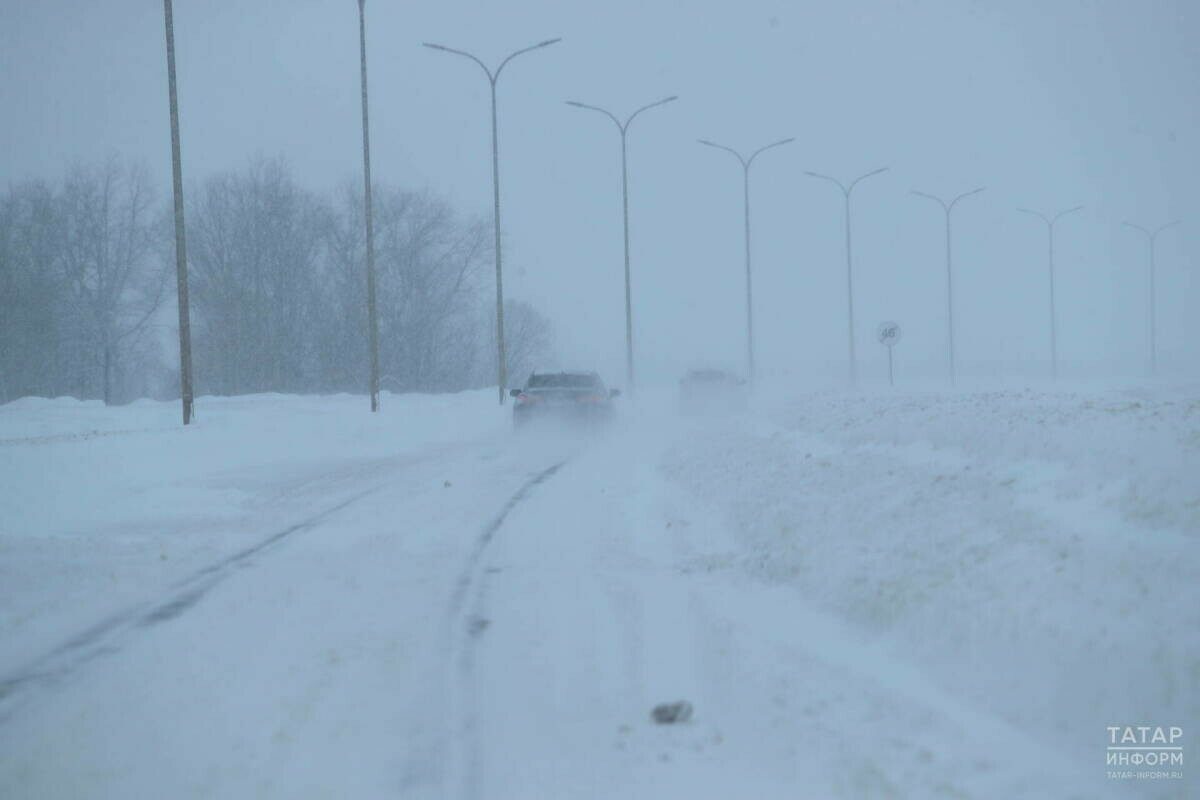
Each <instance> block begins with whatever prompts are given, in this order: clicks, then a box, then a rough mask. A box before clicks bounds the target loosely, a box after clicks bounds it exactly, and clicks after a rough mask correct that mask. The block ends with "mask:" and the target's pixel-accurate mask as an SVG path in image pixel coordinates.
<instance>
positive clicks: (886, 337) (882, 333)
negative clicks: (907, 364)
mask: <svg viewBox="0 0 1200 800" xmlns="http://www.w3.org/2000/svg"><path fill="white" fill-rule="evenodd" d="M900 335H901V331H900V325H899V324H897V323H895V322H881V323H879V327H878V328H877V329H876V330H875V338H876V339H878V340H879V343H880V344H881V345H883V346H884V347H886V348H887V354H888V386H895V385H896V381H895V378H894V373H893V371H892V348H893V347H895V346H896V342H898V341H900Z"/></svg>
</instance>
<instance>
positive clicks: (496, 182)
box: [425, 39, 562, 405]
mask: <svg viewBox="0 0 1200 800" xmlns="http://www.w3.org/2000/svg"><path fill="white" fill-rule="evenodd" d="M561 41H562V39H547V40H546V41H544V42H538V43H537V44H535V45H533V46H531V47H526V48H524V49H522V50H518V51H516V52H515V53H511V54H509V55H508V56H507V57H506V58H505V59H504V60H503V61H501V62H500V66H498V67H496V69H495V71H492V70H490V69H488V68H487V66H486V65H485V64H484V63H483V62H482V61H480V60H479V59H478V58H476V57H475V56H473V55H471V54H470V53H467V52H464V51H462V50H454V49H453V48H450V47H445V46H443V45H440V44H430V43H429V42H425V46H426V47H429V48H432V49H434V50H442V51H444V52H447V53H454V54H455V55H459V56H464V57H465V58H469V59H471V60H472V61H474V62H475V63H476V64H478V65H479V68H480V69H482V70H483V74H485V75H487V79H488V83H490V84H491V87H492V202H493V216H492V219H493V220H494V222H495V227H496V242H495V249H496V374H497V377H496V382H497V383H498V384H499V387H498V388H499V391H500V405H504V387H505V384H507V383H508V357H507V355H506V354H505V352H504V276H503V272H502V270H501V266H500V265H501V258H500V140H499V135H498V133H497V129H496V81H498V80H499V79H500V72H501V71H502V70H503V69H504V67H505V65H507V64H508V62H510V61H512V60H513V59H514V58H516V57H517V56H519V55H521V54H522V53H528V52H530V51H531V50H538V49H540V48H542V47H548V46H550V45H552V44H554V43H555V42H561Z"/></svg>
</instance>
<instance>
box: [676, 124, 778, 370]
mask: <svg viewBox="0 0 1200 800" xmlns="http://www.w3.org/2000/svg"><path fill="white" fill-rule="evenodd" d="M795 140H796V139H795V137H791V138H788V139H780V140H779V141H778V142H771V144H767V145H763V146H762V147H760V148H758V149H757V150H755V151H754V152H753V153H751V154H750V157H749V158H746V157H744V156H742V154H741V153H739V152H738V151H737V150H734V149H733V148H732V147H726V146H725V145H722V144H716V143H714V142H710V141H708V140H707V139H698V140H697V141H699V142H700V144H702V145H706V146H708V147H715V148H717V149H718V150H724V151H725V152H727V153H732V154H733V156H734V157H735V158H736V159H737V160H738V162H740V163H741V165H742V196H743V198H744V200H745V217H746V370H747V378H748V379H749V380H750V382H751V383H753V382H754V301H753V294H754V283H753V278H752V276H751V273H750V165H751V164H753V163H754V159H755V158H757V157H758V155H759V154H760V153H762V152H764V151H766V150H770V149H771V148H772V147H780V146H781V145H785V144H787V143H788V142H794V141H795Z"/></svg>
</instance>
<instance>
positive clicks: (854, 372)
mask: <svg viewBox="0 0 1200 800" xmlns="http://www.w3.org/2000/svg"><path fill="white" fill-rule="evenodd" d="M887 170H888V167H880V168H879V169H876V170H872V171H871V172H868V173H866V174H865V175H860V176H858V177H857V178H855V179H854V180H852V181H850V183H849V185H846V184H843V183H842V182H841V181H839V180H838V179H837V178H831V177H830V176H828V175H822V174H821V173H819V172H807V171H806V172H805V173H804V174H805V175H808V176H809V177H811V178H820V179H821V180H824V181H829V182H830V183H833V184H834V185H836V186H837V187H838V188H839V189H841V190H842V194H843V195H844V196H845V198H846V309H847V311H848V318H849V321H848V323H847V327H846V335H847V339H848V340H849V343H850V348H849V349H850V385H851V386H856V385H858V362H857V360H856V358H855V355H854V271H853V261H852V257H851V251H850V193H851V192H853V191H854V187H855V186H856V185H857V184H858V182H859V181H862V180H865V179H867V178H869V177H871V176H872V175H878V174H879V173H881V172H886V171H887Z"/></svg>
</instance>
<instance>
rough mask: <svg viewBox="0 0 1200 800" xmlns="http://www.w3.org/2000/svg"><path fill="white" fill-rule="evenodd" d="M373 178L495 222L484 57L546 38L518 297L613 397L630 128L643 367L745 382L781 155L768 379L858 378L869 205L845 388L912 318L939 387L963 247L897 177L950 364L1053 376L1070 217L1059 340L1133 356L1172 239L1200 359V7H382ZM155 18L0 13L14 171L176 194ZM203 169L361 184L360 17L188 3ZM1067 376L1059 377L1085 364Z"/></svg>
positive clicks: (0, 90) (1167, 293)
mask: <svg viewBox="0 0 1200 800" xmlns="http://www.w3.org/2000/svg"><path fill="white" fill-rule="evenodd" d="M367 11H368V50H369V59H370V70H371V104H372V105H371V113H372V145H373V152H372V160H373V167H374V170H375V176H376V179H377V180H379V181H386V182H388V183H393V184H402V185H406V186H411V187H414V188H417V187H427V188H429V189H432V190H433V191H435V192H437V193H440V194H442V195H444V196H446V197H447V198H449V199H450V200H451V201H452V202H453V203H454V204H455V205H457V206H458V207H460V208H461V209H463V210H464V211H465V212H468V213H473V214H477V215H480V216H483V215H490V210H491V174H490V170H491V164H490V130H489V118H488V90H487V82H486V80H485V78H484V76H483V74H482V73H481V72H480V70H479V69H478V67H476V66H475V65H474V64H472V63H470V62H469V61H467V60H465V59H461V58H458V57H455V56H451V55H447V54H445V53H438V52H435V51H431V50H428V49H426V48H423V47H421V42H423V41H432V42H440V43H443V44H446V45H448V46H451V47H456V48H460V49H465V50H469V51H472V52H474V53H476V54H477V55H479V56H480V57H481V58H483V59H484V60H485V61H486V62H488V63H496V62H497V61H498V60H499V59H501V58H502V57H503V56H504V55H506V54H507V53H509V52H511V51H513V50H516V49H519V48H521V47H524V46H527V45H530V44H533V43H535V42H538V41H540V40H543V39H547V38H552V37H556V36H561V37H562V38H563V41H562V42H561V43H559V44H557V45H554V46H553V47H550V48H546V49H544V50H540V51H537V52H535V53H532V54H529V55H526V56H522V57H521V58H519V59H518V60H516V61H514V62H512V63H511V64H510V65H509V67H508V68H506V70H505V72H504V74H503V77H502V79H501V81H500V84H499V98H500V138H501V187H502V193H503V201H502V202H503V212H502V214H503V220H504V227H505V234H506V250H505V255H506V263H507V270H506V286H507V288H508V289H509V294H510V296H514V297H519V298H522V299H528V300H531V301H532V302H534V303H535V304H537V305H538V306H539V307H540V308H542V309H543V310H544V311H545V312H546V313H547V314H548V315H549V316H550V317H551V319H552V320H553V321H554V323H555V325H556V328H557V330H558V333H559V339H560V351H561V353H562V356H563V360H564V363H566V364H567V365H571V366H575V365H577V366H583V367H592V366H596V367H598V368H600V369H602V370H603V371H604V372H605V374H606V375H607V376H609V377H610V378H611V379H612V382H614V383H617V384H620V383H621V381H622V374H623V353H624V338H623V337H624V316H623V315H624V308H623V291H624V290H623V278H622V245H621V194H620V191H621V187H620V149H619V137H618V134H617V131H616V129H615V127H614V126H613V125H612V123H611V122H609V121H608V120H606V119H604V118H603V117H601V116H599V115H597V114H593V113H590V112H586V111H580V110H577V109H573V108H570V107H568V106H566V105H564V104H563V101H565V100H569V99H576V100H580V101H583V102H586V103H591V104H595V105H600V106H604V107H607V108H610V109H611V110H612V111H614V112H615V113H617V114H618V115H619V116H622V117H623V116H625V114H627V113H628V112H629V111H631V110H633V109H635V108H637V107H638V106H641V105H644V104H645V103H648V102H651V101H654V100H657V99H659V98H661V97H664V96H666V95H672V94H677V95H679V96H680V100H679V101H678V102H676V103H673V104H671V105H668V106H665V107H663V108H660V109H654V110H652V111H649V112H647V113H646V114H645V115H643V116H641V117H639V118H638V120H637V121H636V122H635V124H634V125H633V127H632V128H631V131H630V135H629V161H630V165H629V168H630V191H631V218H632V248H633V251H632V259H633V274H634V305H635V321H636V343H637V347H638V352H639V364H640V368H641V369H642V371H643V372H645V373H650V374H654V373H658V374H662V375H667V374H670V375H671V376H672V377H673V376H674V375H675V374H677V372H678V371H679V370H680V369H683V368H685V367H688V366H692V365H699V364H704V363H711V364H724V365H727V366H731V367H734V368H738V369H740V368H742V367H743V361H744V357H743V352H744V341H745V340H744V327H745V321H744V307H743V299H742V298H743V280H744V267H743V239H742V205H741V204H742V195H741V167H740V166H739V165H738V164H737V162H736V161H735V160H734V159H733V157H732V156H729V155H727V154H725V153H721V152H718V151H715V150H711V149H709V148H706V147H703V146H701V145H699V144H697V143H696V139H697V138H708V139H712V140H714V141H717V142H720V143H723V144H727V145H729V146H732V147H735V148H738V149H741V150H746V151H749V150H753V149H754V148H756V147H758V146H760V145H762V144H765V143H768V142H771V141H774V140H776V139H780V138H784V137H788V136H794V137H796V141H795V142H794V143H792V144H790V145H788V146H786V147H783V148H780V149H777V150H772V151H770V152H769V153H766V154H764V155H763V156H762V157H761V159H760V160H759V161H758V162H756V164H755V166H754V169H753V172H752V182H751V183H752V199H753V204H754V205H753V212H754V213H753V252H754V259H755V309H756V320H757V327H756V333H757V339H758V343H759V362H760V366H761V367H763V368H766V369H769V370H781V369H803V370H812V369H814V368H824V369H828V370H830V371H834V370H839V369H842V368H844V364H845V359H846V355H845V351H846V327H845V326H846V308H845V280H846V278H845V257H844V249H843V246H844V245H843V242H844V233H843V227H842V225H843V205H842V196H841V194H840V193H839V191H838V189H837V188H836V187H834V186H833V185H831V184H828V183H825V182H823V181H818V180H814V179H812V178H809V177H806V176H805V175H804V171H805V170H815V171H818V172H825V173H830V174H833V175H836V176H838V177H839V178H842V179H849V178H852V177H855V176H857V175H859V174H862V173H864V172H867V171H869V170H871V169H874V168H877V167H882V166H889V167H890V171H889V172H887V173H884V174H882V175H880V176H877V177H874V178H871V179H869V180H867V181H864V182H863V183H861V184H860V185H859V187H858V188H857V189H856V190H855V192H854V196H853V221H854V255H855V273H854V277H855V305H856V329H857V331H856V332H857V337H858V338H857V342H858V350H859V363H860V370H861V371H862V373H863V374H864V376H866V377H871V378H882V377H883V376H884V375H886V359H885V356H884V354H883V351H882V348H881V347H880V346H879V345H878V344H876V343H875V341H874V338H873V334H874V330H875V327H876V325H877V324H878V323H879V322H880V321H882V320H884V319H894V320H895V321H897V322H899V323H901V325H902V326H903V328H904V337H905V338H904V341H903V342H902V343H901V344H900V345H899V347H898V349H897V351H896V356H897V370H898V374H900V375H903V374H905V372H907V374H908V375H912V376H916V375H918V374H921V373H926V374H928V375H931V376H932V375H936V374H940V373H941V372H943V371H944V363H945V362H944V352H945V341H946V320H945V266H944V250H943V247H944V227H943V220H944V217H943V215H942V212H941V210H940V209H939V208H938V207H937V206H936V205H935V204H934V203H932V202H931V201H928V200H925V199H922V198H919V197H915V196H913V195H912V194H911V190H912V189H920V190H922V191H927V192H931V193H935V194H940V195H945V196H953V195H956V194H958V193H961V192H964V191H968V190H970V189H974V188H976V187H978V186H986V187H987V190H986V191H985V192H983V193H982V194H980V195H978V196H975V197H971V198H968V199H966V200H964V201H963V202H962V203H961V204H960V205H959V206H958V207H957V209H956V210H955V212H954V213H955V217H954V219H955V221H954V228H953V231H954V248H955V291H956V312H955V313H956V315H957V338H958V350H959V356H960V367H961V368H962V369H964V370H966V371H968V372H969V371H989V370H998V369H1004V370H1007V371H1012V372H1024V373H1027V374H1029V375H1035V374H1039V373H1044V372H1045V371H1046V363H1047V359H1048V350H1049V343H1048V327H1049V323H1048V311H1047V303H1048V300H1047V275H1046V271H1047V270H1046V230H1045V226H1044V225H1043V224H1042V223H1041V222H1039V221H1038V220H1036V219H1034V218H1032V217H1029V216H1027V215H1024V214H1020V213H1018V212H1017V211H1016V208H1017V207H1018V206H1028V207H1032V208H1036V209H1039V210H1043V211H1045V212H1047V213H1052V212H1055V211H1057V210H1061V209H1064V208H1069V207H1071V206H1075V205H1079V204H1084V205H1086V209H1085V210H1084V211H1083V212H1081V213H1079V214H1077V215H1074V216H1072V217H1070V218H1067V219H1064V220H1063V221H1062V222H1061V223H1060V224H1059V228H1058V238H1057V251H1058V262H1057V263H1058V298H1059V304H1060V319H1059V324H1060V341H1059V349H1060V354H1061V355H1062V357H1063V359H1064V361H1065V362H1068V364H1075V365H1076V368H1078V369H1084V368H1085V367H1086V368H1087V369H1088V370H1102V371H1117V372H1121V373H1128V374H1132V373H1136V371H1137V370H1139V369H1141V368H1142V367H1143V366H1144V364H1145V362H1146V347H1147V280H1146V266H1145V265H1146V247H1145V244H1144V242H1143V241H1142V240H1141V239H1139V237H1138V236H1137V235H1136V234H1135V233H1133V232H1132V231H1130V230H1129V229H1126V228H1122V227H1121V224H1120V223H1121V222H1122V221H1123V220H1127V219H1128V220H1133V221H1137V222H1139V223H1140V224H1142V225H1145V226H1156V225H1158V224H1161V223H1164V222H1168V221H1170V220H1173V219H1176V218H1181V219H1183V224H1182V225H1181V226H1179V227H1178V228H1177V229H1174V230H1172V231H1169V232H1167V233H1164V234H1163V235H1162V237H1161V238H1160V240H1159V251H1158V264H1159V274H1158V285H1159V290H1160V296H1159V300H1160V305H1159V325H1160V326H1159V338H1160V344H1161V353H1160V359H1161V361H1162V362H1163V365H1164V366H1166V367H1170V368H1175V369H1185V368H1186V369H1188V370H1196V369H1198V368H1200V358H1198V357H1197V352H1198V350H1200V348H1198V346H1197V344H1196V335H1195V330H1194V328H1195V323H1194V315H1195V311H1196V309H1197V308H1198V307H1200V277H1198V276H1200V263H1198V259H1197V255H1198V251H1200V247H1198V246H1197V244H1198V231H1200V199H1198V197H1197V186H1198V183H1200V181H1198V180H1197V179H1198V178H1200V156H1198V155H1197V153H1198V149H1197V142H1198V141H1200V103H1198V102H1197V101H1200V54H1198V51H1200V48H1198V47H1197V45H1196V43H1197V42H1198V41H1200V4H1197V3H1196V2H1194V0H1145V2H1134V1H1133V0H1126V1H1124V2H1119V1H1118V0H1108V1H1107V2H1089V1H1088V0H1005V2H965V1H964V2H948V1H938V2H933V1H932V0H926V1H924V2H922V1H920V0H907V1H904V2H892V1H887V2H884V1H883V0H878V1H875V2H833V1H832V0H829V1H828V2H806V3H800V2H782V1H781V0H775V1H774V2H771V1H760V0H741V1H739V2H728V1H726V2H664V1H662V0H659V1H658V2H655V1H654V0H650V1H649V2H647V1H646V0H641V1H633V0H610V2H606V3H588V4H584V3H568V2H562V0H554V1H553V2H551V1H548V0H547V1H545V2H536V1H533V0H513V1H512V2H504V3H498V2H457V1H456V0H442V1H441V2H435V3H434V2H431V3H414V2H398V1H397V2H391V1H390V0H368V8H367ZM162 12H163V10H162V4H161V3H160V2H154V1H153V0H105V1H104V2H94V1H87V2H85V1H84V0H75V1H74V2H68V1H67V0H45V1H44V2H39V3H16V2H7V1H6V2H4V3H3V7H2V9H0V108H3V123H2V124H0V181H4V182H11V181H17V180H22V179H25V178H31V177H47V178H54V177H57V176H59V175H61V174H62V172H63V170H64V169H65V167H66V165H67V164H68V163H69V162H70V161H72V160H73V159H78V160H82V161H94V160H98V159H101V158H103V157H104V156H106V155H107V154H110V153H116V154H119V155H121V156H123V157H127V158H133V159H137V160H142V161H144V162H145V163H146V164H147V165H148V166H149V167H150V168H151V169H152V170H153V172H154V174H155V175H156V176H157V177H158V179H159V182H160V185H161V186H162V196H163V199H164V201H165V200H166V199H167V198H168V197H169V194H168V192H169V175H170V169H169V168H170V148H169V131H168V118H167V90H166V79H165V66H164V44H163V25H162ZM175 22H176V42H177V50H178V69H179V91H180V104H181V122H182V126H183V157H184V176H185V180H186V181H188V182H189V183H193V182H198V181H200V180H203V179H204V178H205V177H207V176H209V175H211V174H213V173H214V172H217V171H220V170H227V169H234V168H240V167H243V166H245V164H246V163H247V162H248V160H249V159H250V158H251V157H253V156H256V155H263V156H283V157H284V158H286V159H287V161H288V162H289V163H290V164H291V166H292V167H293V169H294V170H295V172H296V174H297V175H298V176H299V177H300V179H301V180H302V182H303V183H304V184H306V185H307V186H309V187H310V188H313V189H316V190H320V191H326V190H332V189H333V188H334V187H336V186H337V185H339V184H340V183H342V182H344V181H347V180H353V179H355V178H356V177H358V176H359V175H360V174H361V154H360V150H359V147H360V142H361V139H360V137H361V133H360V128H359V125H360V118H359V113H360V112H359V105H358V104H359V84H358V31H357V25H358V19H357V8H356V3H355V2H354V0H202V1H201V0H176V3H175ZM1070 368H1072V367H1070V366H1068V369H1070Z"/></svg>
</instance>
